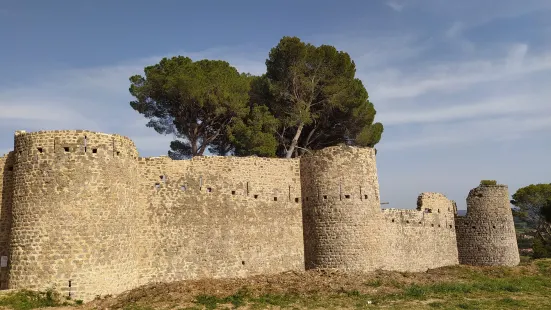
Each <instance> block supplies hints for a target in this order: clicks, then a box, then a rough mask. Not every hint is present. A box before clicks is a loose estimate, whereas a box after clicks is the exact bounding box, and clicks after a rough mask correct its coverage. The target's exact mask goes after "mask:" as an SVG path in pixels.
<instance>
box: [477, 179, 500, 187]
mask: <svg viewBox="0 0 551 310" xmlns="http://www.w3.org/2000/svg"><path fill="white" fill-rule="evenodd" d="M480 185H483V186H486V185H497V181H496V180H482V181H480Z"/></svg>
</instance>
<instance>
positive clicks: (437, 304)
mask: <svg viewBox="0 0 551 310" xmlns="http://www.w3.org/2000/svg"><path fill="white" fill-rule="evenodd" d="M427 305H428V306H429V307H431V308H437V309H438V308H443V307H444V303H441V302H439V301H433V302H429V303H428V304H427Z"/></svg>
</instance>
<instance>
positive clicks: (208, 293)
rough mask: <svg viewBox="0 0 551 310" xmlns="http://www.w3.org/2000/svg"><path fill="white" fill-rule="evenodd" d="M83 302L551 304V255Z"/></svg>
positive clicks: (199, 285) (204, 283)
mask: <svg viewBox="0 0 551 310" xmlns="http://www.w3.org/2000/svg"><path fill="white" fill-rule="evenodd" d="M0 300H1V299H0ZM76 308H78V309H79V310H92V309H110V310H111V309H125V310H150V309H174V310H183V309H235V308H239V309H551V260H538V261H530V262H524V263H523V264H522V265H521V266H518V267H470V266H454V267H445V268H439V269H434V270H429V271H428V272H425V273H400V272H385V271H378V272H373V273H367V274H345V273H340V272H327V271H307V272H288V273H283V274H278V275H272V276H255V277H250V278H246V279H217V280H195V281H180V282H174V283H157V284H150V285H147V286H143V287H140V288H137V289H134V290H131V291H128V292H125V293H123V294H120V295H118V296H115V297H104V298H101V299H97V300H95V301H92V302H90V303H87V304H84V305H82V306H78V307H76ZM72 309H74V308H72ZM74 310H76V309H74Z"/></svg>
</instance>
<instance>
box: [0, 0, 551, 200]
mask: <svg viewBox="0 0 551 310" xmlns="http://www.w3.org/2000/svg"><path fill="white" fill-rule="evenodd" d="M284 35H291V36H298V37H300V38H301V39H303V40H304V41H308V42H311V43H314V44H316V45H319V44H331V45H334V46H336V47H337V48H338V49H340V50H344V51H346V52H348V53H349V54H350V55H351V56H352V58H353V59H354V60H355V62H356V65H357V76H358V77H359V78H361V79H362V81H363V82H364V85H366V88H367V90H368V92H369V94H370V99H371V101H372V102H374V104H375V108H376V109H377V112H378V113H377V120H378V121H381V122H383V124H384V125H385V133H384V135H383V139H382V141H381V143H379V145H378V146H377V149H378V150H379V153H378V169H379V178H380V186H381V196H382V200H383V201H389V202H390V207H395V208H414V207H415V203H416V198H417V195H418V194H419V193H421V192H441V193H444V194H445V195H447V196H448V197H449V198H450V199H454V200H456V201H457V203H458V205H459V207H460V208H465V198H466V196H467V194H468V191H469V189H471V188H472V187H475V186H477V184H478V183H479V181H480V180H481V179H497V180H498V181H499V182H500V183H504V184H508V185H509V189H510V192H511V194H512V193H514V191H515V190H516V189H517V188H519V187H522V186H525V185H528V184H531V183H540V182H546V183H548V182H551V161H550V160H549V158H550V155H549V153H551V138H550V137H551V87H550V86H551V1H549V0H523V1H519V0H500V1H491V0H464V1H448V0H409V1H408V0H392V1H384V0H381V1H376V0H374V1H365V0H362V1H359V0H358V1H340V2H337V1H326V0H317V1H296V0H295V1H257V0H256V1H253V0H250V1H239V0H234V1H204V0H203V1H162V0H160V1H126V0H124V1H122V0H121V1H86V2H85V1H69V0H66V1H59V0H58V1H56V0H51V1H38V0H35V1H30V0H27V1H25V0H17V1H15V0H2V1H0V68H1V72H2V74H0V154H3V153H7V152H8V151H9V150H10V149H12V147H13V132H14V131H15V130H19V129H24V130H27V131H35V130H50V129H89V130H97V131H102V132H108V133H120V134H123V135H126V136H129V137H130V138H132V139H133V140H134V141H135V142H136V144H137V147H138V149H139V151H140V153H141V155H142V156H156V155H165V154H166V151H167V149H168V144H169V141H170V140H171V139H172V137H170V136H161V135H158V134H157V133H156V132H154V131H153V130H152V129H150V128H146V127H145V126H144V124H145V123H146V122H147V120H145V119H144V118H143V117H142V116H141V115H139V114H138V113H136V112H134V110H132V109H131V108H130V106H129V101H130V100H131V99H132V98H131V96H130V95H129V93H128V87H129V82H128V78H129V77H130V76H131V75H133V74H140V73H142V72H143V67H144V66H146V65H152V64H155V63H157V62H158V61H159V60H160V59H161V58H162V57H165V56H174V55H186V56H190V57H192V58H193V59H197V60H198V59H202V58H209V59H223V60H227V61H229V62H230V63H231V64H232V65H234V66H235V67H237V68H238V69H239V70H240V71H242V72H250V73H253V74H261V73H262V72H264V70H265V65H264V61H265V59H266V57H267V54H268V52H269V49H270V48H271V47H273V46H275V45H276V44H277V42H278V41H279V39H280V38H281V37H282V36H284Z"/></svg>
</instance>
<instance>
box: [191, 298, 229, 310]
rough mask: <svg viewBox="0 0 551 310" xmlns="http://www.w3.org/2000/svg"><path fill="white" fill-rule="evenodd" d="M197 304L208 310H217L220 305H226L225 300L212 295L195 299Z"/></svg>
mask: <svg viewBox="0 0 551 310" xmlns="http://www.w3.org/2000/svg"><path fill="white" fill-rule="evenodd" d="M195 303H196V304H199V305H202V306H204V307H205V308H207V309H216V307H217V306H218V304H221V303H224V299H223V298H219V297H216V296H212V295H198V296H197V297H195Z"/></svg>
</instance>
